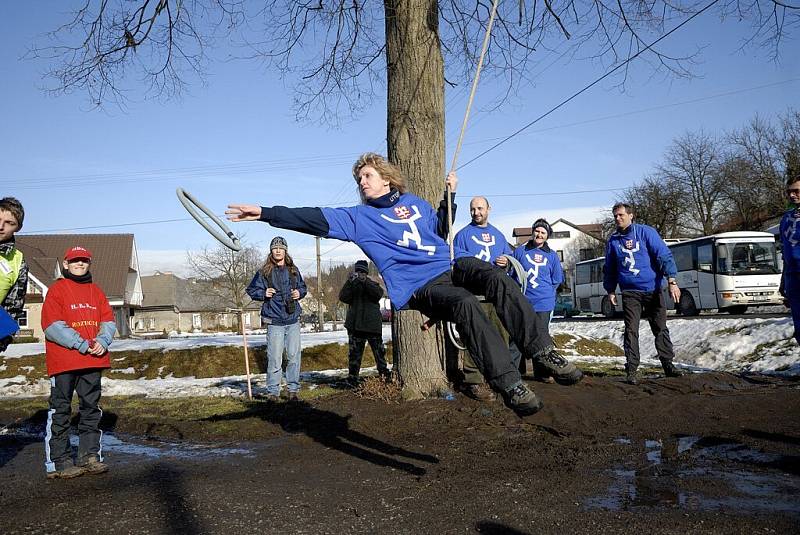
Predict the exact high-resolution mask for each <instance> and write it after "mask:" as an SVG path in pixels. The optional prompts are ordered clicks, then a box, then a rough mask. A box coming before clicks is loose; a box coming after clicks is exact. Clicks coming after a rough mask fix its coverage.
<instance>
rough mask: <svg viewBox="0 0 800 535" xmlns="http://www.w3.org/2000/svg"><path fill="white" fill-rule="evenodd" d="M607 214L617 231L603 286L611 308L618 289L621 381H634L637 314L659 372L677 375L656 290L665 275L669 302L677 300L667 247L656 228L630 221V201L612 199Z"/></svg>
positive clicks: (662, 305) (664, 313)
mask: <svg viewBox="0 0 800 535" xmlns="http://www.w3.org/2000/svg"><path fill="white" fill-rule="evenodd" d="M612 213H613V214H614V222H615V223H616V225H617V231H616V232H614V234H612V235H611V236H610V237H609V238H608V243H607V244H606V259H605V267H604V271H603V288H605V290H606V292H607V293H608V299H609V300H610V301H611V304H612V305H614V306H616V304H617V296H616V288H617V284H619V288H620V290H622V310H623V317H624V319H625V334H624V340H623V346H624V350H625V374H626V381H627V382H628V383H629V384H633V385H635V384H636V383H637V382H638V381H637V369H638V367H639V321H640V320H641V318H642V317H645V318H647V321H648V323H650V330H652V331H653V337H654V338H655V346H656V352H657V353H658V359H659V360H660V361H661V366H662V367H663V368H664V373H665V374H666V376H667V377H680V376H681V375H683V374H682V373H681V372H680V370H678V369H677V368H676V367H675V365H674V364H673V363H672V361H673V359H674V358H675V352H674V351H673V349H672V340H671V339H670V337H669V329H667V307H666V304H665V302H664V295H663V293H662V292H661V289H662V286H663V281H664V277H667V283H668V284H669V294H670V296H671V297H672V299H673V301H675V302H676V303H677V302H678V301H679V300H680V298H681V290H680V288H678V281H677V280H676V279H675V276H676V275H677V273H678V269H677V267H676V266H675V260H674V259H673V257H672V251H670V250H669V247H667V244H666V243H664V240H662V239H661V236H659V235H658V232H657V231H656V229H654V228H653V227H650V226H647V225H642V224H639V223H634V222H633V218H634V214H633V209H632V208H631V206H630V205H628V204H625V203H621V202H620V203H617V204H615V205H614V207H613V209H612Z"/></svg>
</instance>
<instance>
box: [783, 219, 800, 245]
mask: <svg viewBox="0 0 800 535" xmlns="http://www.w3.org/2000/svg"><path fill="white" fill-rule="evenodd" d="M789 221H791V223H789V226H788V227H786V230H785V231H783V235H784V236H786V239H787V240H789V243H790V244H791V246H792V247H794V246H795V245H797V244H798V243H800V231H798V228H797V224H798V223H800V218H797V217H792V218H790V219H789Z"/></svg>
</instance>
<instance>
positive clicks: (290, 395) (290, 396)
mask: <svg viewBox="0 0 800 535" xmlns="http://www.w3.org/2000/svg"><path fill="white" fill-rule="evenodd" d="M286 399H287V400H288V401H300V396H299V395H298V394H297V392H289V393H288V394H286Z"/></svg>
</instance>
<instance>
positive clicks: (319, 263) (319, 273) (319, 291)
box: [316, 236, 324, 332]
mask: <svg viewBox="0 0 800 535" xmlns="http://www.w3.org/2000/svg"><path fill="white" fill-rule="evenodd" d="M321 240H322V238H320V237H319V236H317V237H316V241H317V332H322V331H323V325H324V323H323V320H324V317H323V315H322V297H323V294H322V255H321V254H320V252H319V246H320V241H321Z"/></svg>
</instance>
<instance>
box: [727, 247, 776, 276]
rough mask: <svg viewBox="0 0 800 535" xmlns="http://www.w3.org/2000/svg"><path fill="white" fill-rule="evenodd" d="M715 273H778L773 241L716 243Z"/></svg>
mask: <svg viewBox="0 0 800 535" xmlns="http://www.w3.org/2000/svg"><path fill="white" fill-rule="evenodd" d="M717 273H720V274H722V275H774V274H776V273H780V270H779V269H778V257H777V252H776V249H775V242H767V241H764V242H738V243H737V242H729V243H720V244H717Z"/></svg>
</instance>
